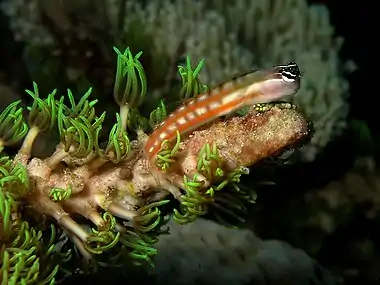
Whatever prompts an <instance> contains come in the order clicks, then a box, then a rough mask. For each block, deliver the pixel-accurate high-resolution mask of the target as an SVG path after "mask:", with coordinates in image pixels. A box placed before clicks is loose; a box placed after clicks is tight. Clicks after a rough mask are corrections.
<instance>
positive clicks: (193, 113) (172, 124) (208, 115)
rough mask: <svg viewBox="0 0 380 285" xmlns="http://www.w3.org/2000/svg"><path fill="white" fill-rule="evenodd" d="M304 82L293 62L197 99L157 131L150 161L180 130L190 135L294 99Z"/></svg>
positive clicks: (236, 80)
mask: <svg viewBox="0 0 380 285" xmlns="http://www.w3.org/2000/svg"><path fill="white" fill-rule="evenodd" d="M300 79H301V73H300V69H299V67H298V65H297V64H296V63H294V62H289V63H287V64H285V65H278V66H275V67H273V68H271V69H258V70H254V71H250V72H248V73H245V74H243V75H240V76H236V77H234V78H233V79H231V80H229V81H227V82H224V83H222V84H220V85H218V86H217V87H215V88H213V89H211V90H210V91H208V92H205V93H203V94H200V95H198V96H196V97H195V98H193V99H192V100H190V101H188V102H186V103H184V104H183V105H182V106H181V107H179V108H178V109H176V110H175V111H174V112H173V113H171V114H170V115H169V116H168V117H167V118H166V119H165V120H164V121H163V122H162V123H161V124H160V125H158V126H157V127H156V128H155V129H154V131H153V133H152V134H151V135H150V136H149V138H148V140H147V142H146V145H145V152H146V154H147V156H148V159H149V160H150V161H151V162H153V161H154V160H155V158H156V155H157V154H158V153H159V151H160V149H161V144H162V143H163V141H165V140H169V141H172V140H174V139H175V138H176V136H177V130H178V131H179V133H180V134H181V135H183V134H187V133H190V132H192V131H194V130H196V129H198V128H199V127H201V126H203V125H205V124H207V123H210V122H212V121H213V120H215V119H217V118H219V117H222V116H225V115H228V114H230V113H232V112H234V111H237V110H239V109H240V108H242V107H245V106H249V105H255V104H258V103H269V102H272V101H276V100H279V99H281V98H283V97H286V96H290V95H293V94H295V93H297V91H298V89H299V88H300Z"/></svg>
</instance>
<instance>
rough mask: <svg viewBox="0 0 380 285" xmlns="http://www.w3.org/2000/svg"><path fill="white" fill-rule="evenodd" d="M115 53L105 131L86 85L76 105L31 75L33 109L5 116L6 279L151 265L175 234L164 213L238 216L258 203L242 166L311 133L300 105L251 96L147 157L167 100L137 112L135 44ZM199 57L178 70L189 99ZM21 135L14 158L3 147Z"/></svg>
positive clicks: (0, 179) (1, 173)
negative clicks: (52, 140)
mask: <svg viewBox="0 0 380 285" xmlns="http://www.w3.org/2000/svg"><path fill="white" fill-rule="evenodd" d="M114 50H115V51H116V54H117V72H116V77H115V85H114V93H113V98H114V100H115V102H116V103H117V105H118V106H119V112H117V113H116V114H115V117H116V118H115V123H114V125H113V127H112V129H111V130H110V131H109V132H107V133H106V134H105V133H104V132H102V122H103V120H104V118H105V117H106V115H108V114H106V112H103V113H101V114H98V112H97V111H96V109H95V106H96V104H97V100H96V99H94V100H91V99H90V96H91V91H92V88H89V89H88V91H87V92H86V93H85V94H84V95H83V96H82V97H81V99H80V100H79V101H78V102H77V101H76V100H75V99H74V95H73V94H72V92H71V91H70V89H68V90H67V93H66V94H65V95H61V96H58V94H59V93H58V91H57V89H55V90H53V91H52V92H50V93H49V94H45V96H43V95H41V94H40V92H39V88H38V85H37V83H33V88H32V90H26V93H27V94H28V95H29V96H31V97H32V98H33V101H32V104H31V105H30V106H27V107H26V108H24V107H23V106H21V105H20V101H16V102H13V103H11V104H9V105H8V106H7V107H6V108H5V109H4V110H3V111H2V113H1V114H0V149H1V154H2V156H1V158H0V190H1V191H0V195H1V196H0V214H1V219H0V238H1V239H0V242H1V252H0V256H1V259H0V260H1V268H2V269H1V271H0V277H1V280H2V284H54V283H55V281H56V279H59V278H64V277H67V276H69V275H70V274H73V272H79V273H81V272H83V273H84V272H96V270H97V269H98V268H99V267H107V266H111V265H112V266H117V265H119V266H121V265H123V264H124V265H125V264H128V263H131V261H132V262H133V263H148V264H151V265H153V264H154V259H153V256H154V255H156V253H157V249H155V248H154V244H155V243H156V242H157V241H158V240H159V236H160V235H162V234H170V233H169V228H167V227H166V225H167V223H168V221H169V220H173V221H174V222H176V223H178V224H187V223H191V222H193V221H195V220H196V219H197V218H198V217H199V216H202V215H205V214H207V213H209V212H211V210H212V212H213V213H215V215H217V218H218V220H219V221H220V222H223V221H224V219H223V217H231V216H232V217H234V216H236V217H237V218H238V217H239V214H241V213H244V211H245V208H244V207H245V205H247V204H249V203H252V202H253V199H252V197H251V196H252V193H245V192H244V191H243V190H242V189H240V188H239V181H240V176H241V175H243V174H248V173H249V169H248V168H247V167H248V166H251V165H253V164H255V163H256V162H258V161H260V160H262V159H264V158H267V157H271V156H275V155H277V154H279V153H281V152H282V151H284V150H289V149H293V148H296V147H298V146H300V145H301V144H303V143H304V142H305V141H307V140H308V139H310V137H311V135H312V128H311V123H310V122H309V120H308V119H306V117H305V116H304V115H303V113H302V112H301V111H300V110H299V109H298V108H297V107H296V106H295V105H293V104H290V103H286V102H283V103H281V102H280V103H269V104H258V105H254V106H252V107H251V109H250V110H248V112H244V114H241V115H236V116H228V117H226V118H222V119H220V120H217V121H215V122H213V123H212V124H208V125H207V126H204V127H202V128H200V129H198V130H196V131H194V132H192V133H191V134H188V135H184V136H181V135H180V133H179V132H177V138H176V140H174V141H168V140H164V141H163V142H162V145H161V149H160V151H159V152H158V154H157V157H156V160H155V163H152V161H150V160H148V158H147V155H146V153H145V152H144V150H143V146H144V144H145V142H146V140H147V138H149V133H150V132H151V130H152V128H154V127H155V126H157V125H158V124H159V123H160V122H162V121H163V120H164V119H165V118H166V117H167V116H168V115H169V114H167V111H166V107H165V104H164V103H161V104H160V105H159V106H158V107H157V108H156V109H154V110H153V111H152V112H151V113H150V115H149V117H144V116H142V115H141V114H140V113H139V112H138V109H139V106H140V105H141V104H142V102H143V101H144V100H147V98H149V90H148V88H147V79H146V75H145V71H144V68H143V66H142V64H141V62H140V61H139V58H140V57H141V56H142V52H139V53H137V54H135V55H133V54H132V53H131V51H130V49H129V48H127V49H126V50H125V51H124V52H120V51H119V50H118V49H117V48H114ZM202 64H203V61H201V62H199V64H198V65H197V66H196V67H195V68H192V66H191V64H190V59H189V58H188V60H187V64H186V65H185V66H179V68H178V72H179V76H180V77H181V78H182V82H183V85H182V90H181V92H180V94H187V95H186V97H188V98H191V97H193V96H196V95H198V93H199V92H202V90H204V89H205V88H206V86H205V85H204V84H202V83H201V82H200V80H199V79H198V77H197V74H198V72H199V70H200V69H201V68H202ZM24 111H27V116H26V119H24V115H23V112H24ZM54 131H55V132H57V133H58V136H59V142H58V144H57V146H56V150H55V151H54V152H53V153H52V154H51V155H50V156H48V157H46V158H39V157H34V156H32V149H33V145H34V143H35V141H36V138H37V137H38V136H39V135H40V134H43V133H45V132H54ZM18 143H19V144H20V147H19V149H18V150H17V151H16V152H15V154H14V155H11V154H8V153H6V151H7V148H8V147H9V146H12V145H15V144H16V145H17V144H18ZM200 177H202V179H199V178H200ZM74 252H75V253H76V254H75V255H74ZM73 255H74V256H75V258H76V259H77V260H74V261H73ZM70 258H71V259H70ZM72 266H74V268H71V267H72Z"/></svg>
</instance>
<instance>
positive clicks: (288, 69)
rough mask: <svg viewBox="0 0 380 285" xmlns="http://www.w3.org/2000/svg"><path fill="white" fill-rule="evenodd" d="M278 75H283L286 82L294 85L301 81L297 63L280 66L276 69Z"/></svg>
mask: <svg viewBox="0 0 380 285" xmlns="http://www.w3.org/2000/svg"><path fill="white" fill-rule="evenodd" d="M275 69H276V70H277V72H278V73H280V74H281V77H282V79H283V80H284V82H288V83H292V82H296V81H298V80H299V78H300V77H301V72H300V69H299V67H298V65H297V64H296V63H295V62H292V61H291V62H288V63H287V64H285V65H279V66H277V67H276V68H275Z"/></svg>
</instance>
